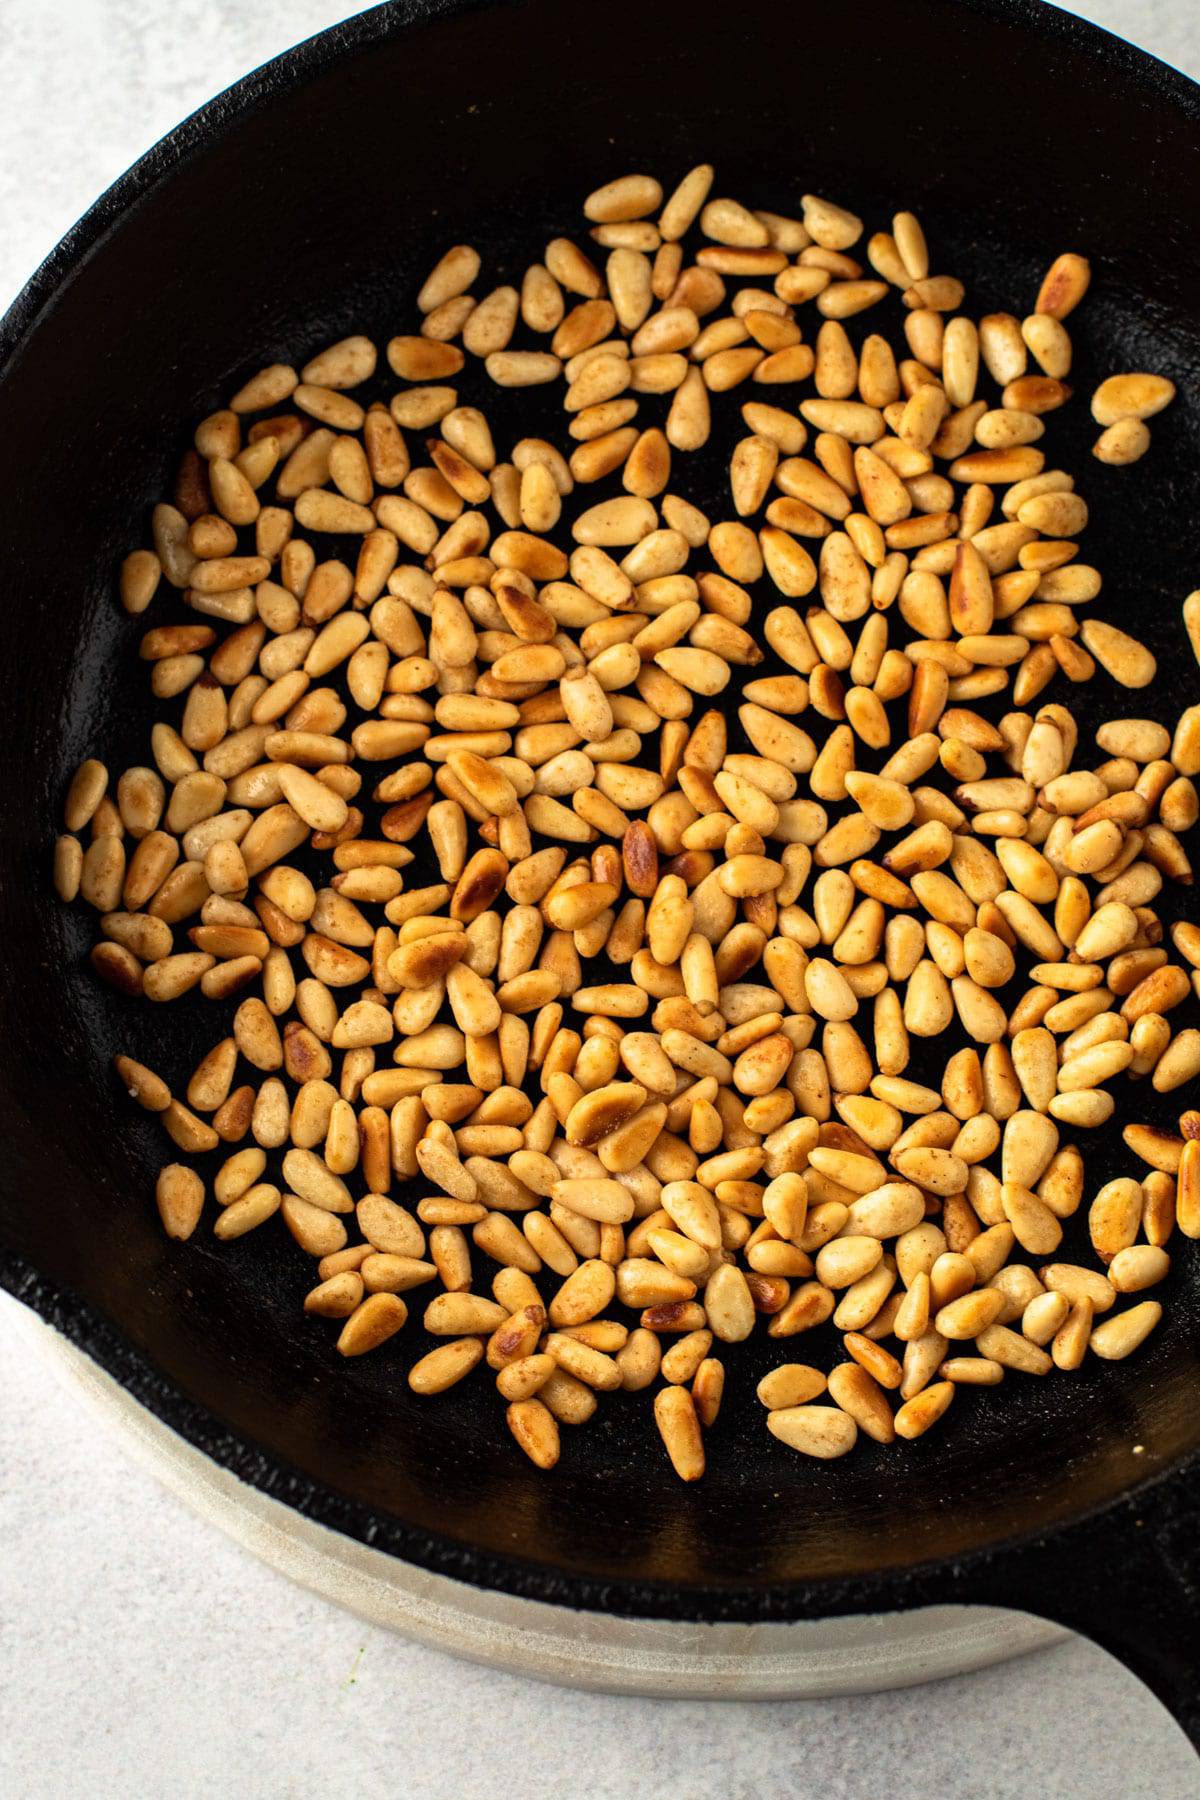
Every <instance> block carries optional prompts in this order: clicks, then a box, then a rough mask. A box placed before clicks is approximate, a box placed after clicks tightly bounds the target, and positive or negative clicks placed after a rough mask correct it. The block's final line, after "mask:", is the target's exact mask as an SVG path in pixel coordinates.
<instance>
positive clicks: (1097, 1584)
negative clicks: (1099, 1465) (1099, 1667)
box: [956, 1459, 1200, 1752]
mask: <svg viewBox="0 0 1200 1800" xmlns="http://www.w3.org/2000/svg"><path fill="white" fill-rule="evenodd" d="M1189 1463H1190V1466H1189V1467H1185V1468H1184V1469H1182V1470H1173V1471H1172V1472H1171V1474H1170V1475H1167V1476H1165V1477H1164V1478H1163V1479H1162V1480H1160V1481H1158V1482H1156V1483H1154V1484H1153V1485H1152V1486H1150V1487H1148V1488H1146V1489H1145V1490H1144V1491H1142V1492H1141V1493H1139V1494H1138V1495H1136V1496H1134V1497H1132V1498H1130V1499H1128V1500H1126V1501H1123V1502H1121V1503H1120V1504H1119V1505H1117V1506H1115V1507H1113V1508H1110V1509H1108V1510H1107V1511H1105V1512H1104V1513H1101V1514H1099V1515H1097V1516H1096V1517H1094V1518H1091V1519H1087V1520H1083V1521H1081V1522H1080V1523H1079V1524H1077V1525H1072V1526H1069V1527H1067V1528H1066V1529H1059V1530H1055V1531H1052V1532H1050V1533H1048V1534H1047V1535H1046V1536H1045V1537H1042V1538H1040V1539H1035V1540H1034V1541H1032V1542H1031V1543H1028V1544H1022V1545H1019V1546H1012V1547H1006V1548H1005V1549H1004V1550H1002V1551H1001V1552H1000V1553H999V1554H998V1555H997V1556H995V1557H994V1558H992V1559H989V1561H988V1563H987V1564H986V1565H985V1567H983V1568H982V1569H980V1568H968V1569H966V1570H964V1571H963V1572H962V1578H961V1579H960V1581H959V1583H958V1584H957V1592H956V1598H958V1599H960V1600H968V1601H977V1602H981V1603H983V1604H986V1605H991V1606H1007V1607H1014V1608H1020V1609H1021V1610H1022V1611H1024V1612H1031V1613H1036V1614H1038V1615H1039V1616H1040V1617H1042V1618H1044V1619H1051V1620H1053V1622H1054V1623H1055V1624H1058V1625H1065V1626H1068V1627H1069V1628H1070V1629H1071V1630H1073V1631H1078V1632H1081V1633H1082V1634H1083V1636H1084V1637H1088V1638H1091V1639H1092V1641H1093V1642H1094V1643H1097V1644H1099V1645H1100V1646H1101V1648H1102V1649H1104V1650H1108V1651H1109V1652H1110V1653H1111V1654H1112V1655H1113V1656H1115V1657H1116V1658H1117V1659H1118V1661H1120V1662H1123V1663H1124V1664H1125V1666H1126V1668H1128V1669H1130V1670H1132V1672H1133V1673H1134V1674H1135V1675H1137V1676H1138V1677H1139V1678H1140V1679H1141V1680H1142V1681H1144V1682H1145V1683H1146V1686H1147V1687H1148V1688H1150V1689H1151V1691H1152V1692H1153V1693H1154V1694H1156V1695H1157V1696H1158V1698H1159V1699H1160V1700H1161V1701H1162V1703H1163V1705H1164V1706H1166V1707H1167V1709H1168V1710H1169V1711H1170V1712H1171V1713H1172V1714H1173V1716H1174V1718H1175V1720H1176V1722H1177V1723H1178V1724H1179V1725H1180V1726H1181V1727H1182V1729H1183V1730H1184V1731H1185V1732H1186V1733H1187V1735H1188V1737H1189V1738H1190V1740H1191V1742H1192V1744H1193V1746H1194V1748H1195V1749H1196V1750H1197V1752H1200V1467H1198V1466H1197V1465H1196V1463H1195V1462H1193V1461H1191V1459H1189ZM964 1589H966V1590H969V1591H968V1592H964V1591H963V1590H964Z"/></svg>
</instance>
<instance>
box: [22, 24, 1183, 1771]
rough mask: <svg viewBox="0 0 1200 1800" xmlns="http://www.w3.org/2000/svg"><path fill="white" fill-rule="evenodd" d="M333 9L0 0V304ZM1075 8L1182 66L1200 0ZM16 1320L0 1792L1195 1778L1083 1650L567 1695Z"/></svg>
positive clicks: (1159, 1712)
mask: <svg viewBox="0 0 1200 1800" xmlns="http://www.w3.org/2000/svg"><path fill="white" fill-rule="evenodd" d="M902 3H903V0H901V4H902ZM348 10H349V9H347V8H346V7H344V6H339V5H337V4H336V3H332V0H0V93H2V94H3V102H2V103H0V305H3V304H6V303H7V301H8V300H9V299H10V298H11V296H12V295H13V294H14V293H15V292H16V291H17V289H18V288H19V287H20V285H21V283H22V282H23V280H24V279H25V277H26V276H27V275H28V274H29V273H30V272H31V271H32V269H33V268H34V266H35V265H36V264H37V263H38V262H39V261H40V259H41V258H42V257H43V256H44V255H45V254H46V252H47V251H49V250H50V249H51V248H52V246H53V245H54V243H55V242H56V241H57V239H58V238H59V237H60V236H61V235H62V233H63V232H64V231H65V230H66V229H67V227H68V226H69V225H70V224H71V223H72V222H73V221H74V220H75V218H76V217H77V216H78V215H79V214H80V213H81V212H82V211H83V210H84V209H85V208H86V207H87V206H88V204H89V203H90V202H91V201H92V200H93V199H94V198H95V196H96V195H97V194H98V193H99V192H100V191H101V190H102V189H103V188H104V187H106V186H107V185H108V183H109V182H111V181H112V180H113V179H114V178H115V177H116V176H117V175H119V174H120V173H121V171H122V170H123V169H124V168H126V167H127V165H128V164H129V163H130V162H132V161H133V159H134V158H135V157H136V156H138V155H140V154H141V152H142V151H143V150H145V149H147V148H148V147H149V146H150V145H151V144H152V143H153V142H154V140H155V139H156V138H158V137H160V136H161V135H162V134H163V132H165V131H167V130H169V129H170V128H171V126H173V125H174V124H176V123H177V122H178V120H179V119H181V118H182V117H183V116H184V115H185V114H187V113H188V112H190V111H192V110H193V108H195V107H196V106H198V105H199V104H200V103H201V102H202V101H204V100H206V99H207V98H208V97H209V96H210V95H212V94H214V93H216V92H218V91H219V90H220V89H221V88H223V87H225V86H227V85H228V84H229V83H230V82H232V81H234V80H236V79H237V78H238V77H239V76H240V75H243V74H244V73H245V72H246V71H247V70H249V69H250V68H252V67H253V66H254V65H255V64H257V63H260V62H262V61H264V60H266V59H267V58H268V57H270V56H273V55H275V54H277V53H278V52H279V51H281V50H283V49H285V48H286V47H287V46H288V45H289V44H292V43H294V42H296V41H297V40H298V39H299V38H301V37H304V36H306V35H308V34H309V33H311V32H314V31H318V30H320V29H322V28H323V27H324V26H326V25H330V24H332V23H334V21H336V20H338V19H340V18H343V17H344V16H346V13H347V11H348ZM1074 10H1076V11H1077V12H1080V13H1082V14H1083V15H1084V16H1086V17H1088V18H1091V19H1094V20H1095V21H1096V22H1097V23H1099V24H1102V25H1105V26H1107V27H1108V28H1109V29H1110V30H1114V31H1117V32H1122V33H1124V34H1125V35H1127V36H1129V37H1132V38H1134V39H1135V41H1137V42H1138V43H1141V44H1142V45H1144V46H1145V47H1146V48H1147V49H1149V50H1152V51H1154V52H1155V53H1156V54H1157V55H1159V56H1161V57H1163V58H1164V59H1165V60H1167V61H1169V62H1174V63H1175V64H1177V65H1178V66H1179V67H1180V68H1182V69H1185V70H1186V71H1187V72H1188V73H1189V74H1191V75H1193V76H1196V77H1200V8H1198V7H1197V5H1196V0H1085V3H1083V4H1080V5H1078V6H1077V7H1076V8H1075V9H1074ZM14 1315H15V1308H14V1305H13V1303H12V1302H11V1301H9V1300H7V1299H4V1300H2V1301H0V1793H3V1794H4V1795H5V1796H7V1797H9V1800H42V1797H43V1796H44V1797H45V1800H74V1797H75V1796H85V1795H86V1796H88V1800H109V1797H113V1800H116V1797H117V1796H120V1797H121V1800H126V1797H132V1800H158V1796H166V1795H170V1796H172V1800H192V1797H193V1796H194V1797H196V1800H200V1797H201V1796H208V1795H213V1794H218V1793H222V1794H229V1795H231V1796H236V1800H284V1797H287V1800H291V1797H292V1796H309V1795H313V1796H318V1795H319V1796H321V1800H342V1797H343V1796H354V1800H374V1797H375V1796H376V1795H379V1796H384V1795H387V1796H389V1797H390V1796H393V1795H399V1796H401V1800H499V1797H500V1796H505V1800H508V1797H509V1796H512V1795H513V1794H515V1793H521V1794H523V1795H524V1794H530V1793H532V1792H534V1791H536V1790H537V1789H543V1790H545V1789H550V1790H552V1791H553V1792H554V1793H555V1794H556V1795H557V1796H558V1797H559V1800H583V1797H584V1796H587V1797H588V1800H631V1797H632V1796H633V1795H634V1794H639V1795H643V1794H644V1795H648V1796H653V1795H656V1794H661V1793H663V1792H664V1791H666V1790H668V1789H669V1790H671V1791H673V1792H675V1793H677V1794H679V1795H680V1796H683V1797H685V1800H717V1797H718V1796H719V1797H720V1800H751V1797H753V1800H771V1797H773V1796H785V1795H786V1796H788V1800H816V1797H817V1796H820V1800H865V1796H867V1795H869V1794H870V1795H873V1794H877V1793H879V1794H883V1795H885V1796H886V1797H887V1800H926V1797H927V1796H929V1797H931V1800H1026V1797H1027V1796H1033V1795H1035V1794H1036V1795H1055V1796H1059V1797H1061V1800H1076V1797H1082V1796H1087V1797H1088V1800H1196V1796H1197V1795H1198V1794H1200V1772H1198V1768H1197V1763H1196V1760H1195V1758H1194V1756H1193V1755H1192V1752H1191V1751H1190V1749H1189V1748H1188V1746H1187V1744H1186V1742H1185V1741H1184V1739H1183V1737H1182V1735H1181V1734H1180V1733H1179V1732H1178V1731H1177V1730H1176V1728H1175V1727H1174V1726H1173V1724H1172V1723H1171V1721H1170V1720H1169V1719H1168V1717H1167V1715H1166V1713H1165V1712H1164V1711H1163V1709H1162V1708H1161V1707H1160V1706H1159V1705H1158V1703H1157V1702H1156V1701H1155V1700H1153V1699H1152V1698H1151V1696H1150V1695H1149V1694H1148V1693H1147V1692H1146V1690H1145V1689H1144V1688H1142V1687H1141V1686H1140V1685H1139V1684H1138V1683H1137V1682H1136V1681H1134V1679H1133V1677H1132V1676H1130V1675H1128V1674H1126V1673H1125V1671H1124V1670H1123V1669H1121V1668H1120V1667H1119V1666H1118V1665H1117V1664H1116V1663H1114V1662H1113V1661H1112V1660H1111V1659H1110V1658H1109V1657H1107V1656H1105V1655H1104V1654H1103V1653H1102V1652H1101V1651H1099V1650H1096V1649H1094V1648H1093V1647H1092V1646H1091V1645H1089V1644H1086V1643H1084V1642H1082V1641H1080V1640H1074V1641H1072V1642H1071V1643H1069V1644H1066V1645H1064V1646H1062V1647H1061V1648H1058V1649H1054V1650H1050V1651H1045V1652H1042V1653H1041V1654H1039V1655H1037V1656H1033V1657H1027V1658H1025V1659H1024V1660H1022V1661H1020V1662H1018V1663H1013V1664H1008V1665H1007V1666H1005V1667H1002V1668H1000V1669H995V1670H989V1671H985V1672H983V1673H981V1674H979V1675H973V1676H966V1677H963V1678H961V1679H959V1680H956V1681H951V1682H945V1683H942V1684H940V1685H938V1686H936V1687H928V1688H916V1689H910V1690H908V1691H907V1692H904V1693H897V1694H883V1695H878V1696H875V1697H870V1698H867V1699H858V1700H828V1701H817V1702H797V1703H794V1704H793V1703H778V1702H774V1703H770V1704H762V1705H750V1704H741V1703H738V1704H732V1705H726V1706H714V1705H707V1704H698V1703H697V1704H694V1703H691V1702H659V1701H648V1700H623V1699H614V1698H608V1697H598V1696H592V1695H585V1694H575V1693H566V1692H561V1691H558V1690H556V1689H553V1688H548V1687H543V1686H541V1685H539V1684H537V1683H534V1682H529V1681H523V1680H518V1679H516V1678H514V1677H510V1676H506V1675H501V1674H494V1673H491V1672H489V1671H486V1670H483V1669H478V1668H474V1667H472V1666H470V1665H468V1664H465V1663H460V1662H456V1661H453V1660H451V1659H450V1658H448V1657H445V1656H441V1655H438V1654H437V1653H435V1652H433V1651H428V1650H422V1649H418V1648H415V1647H413V1646H411V1645H409V1644H407V1643H404V1642H402V1641H400V1640H399V1639H397V1638H394V1637H391V1636H389V1635H388V1634H386V1633H384V1632H382V1631H378V1630H375V1629H373V1628H370V1627H366V1626H363V1625H361V1624H360V1623H359V1622H358V1621H356V1620H354V1619H352V1618H350V1617H348V1616H347V1615H345V1614H342V1613H339V1612H337V1611H335V1610H334V1609H333V1608H331V1607H330V1606H328V1605H326V1604H325V1603H324V1602H323V1601H320V1600H317V1599H315V1598H313V1597H312V1596H310V1595H308V1594H306V1593H304V1592H301V1591H300V1590H298V1589H296V1588H293V1587H292V1586H290V1585H289V1584H288V1583H287V1582H286V1581H284V1580H283V1579H282V1578H281V1577H279V1576H276V1575H274V1574H272V1573H270V1572H269V1571H268V1570H266V1569H264V1568H263V1567H261V1566H260V1565H259V1564H257V1563H256V1562H254V1561H252V1560H251V1559H250V1558H249V1557H248V1556H246V1555H244V1554H243V1553H242V1552H240V1551H238V1550H236V1549H234V1548H233V1547H232V1546H231V1545H230V1544H228V1543H227V1542H226V1541H225V1540H224V1539H223V1538H221V1537H219V1536H218V1535H216V1534H215V1533H214V1532H213V1531H211V1530H210V1529H208V1528H207V1527H205V1526H202V1525H200V1524H199V1523H198V1522H197V1521H196V1520H195V1519H194V1518H193V1517H192V1516H191V1515H190V1514H189V1513H188V1512H187V1511H186V1510H185V1509H184V1508H183V1507H182V1506H181V1505H180V1504H179V1503H178V1502H176V1501H175V1500H173V1499H170V1498H169V1497H168V1496H167V1495H165V1494H164V1493H162V1492H161V1491H160V1490H159V1489H158V1488H157V1486H156V1485H155V1484H154V1483H153V1482H152V1481H151V1480H150V1479H149V1477H147V1476H146V1475H144V1474H143V1473H141V1471H139V1470H137V1469H135V1468H133V1467H132V1466H131V1465H130V1464H129V1463H128V1462H126V1461H125V1459H124V1457H123V1456H122V1455H121V1454H120V1453H119V1452H118V1451H117V1450H115V1449H114V1448H113V1447H112V1446H111V1445H110V1444H109V1443H108V1442H107V1440H106V1439H105V1438H104V1437H103V1436H102V1435H101V1433H100V1432H99V1430H98V1428H97V1427H96V1425H95V1424H94V1422H93V1421H92V1420H91V1419H90V1417H88V1416H86V1415H85V1414H84V1413H83V1412H82V1411H81V1410H80V1409H79V1407H78V1405H77V1403H76V1402H75V1401H74V1399H73V1398H71V1397H70V1396H68V1395H67V1394H66V1393H64V1392H63V1391H61V1390H60V1389H59V1387H58V1386H57V1385H56V1383H55V1381H54V1380H53V1379H52V1378H51V1377H50V1376H49V1375H48V1374H47V1372H46V1371H45V1369H43V1368H42V1367H41V1366H40V1365H39V1364H38V1363H37V1362H36V1360H31V1356H30V1351H29V1348H28V1334H26V1333H24V1332H20V1331H18V1329H17V1322H16V1319H15V1316H14ZM1097 1579H1098V1580H1102V1579H1103V1572H1102V1571H1099V1570H1098V1571H1097Z"/></svg>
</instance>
